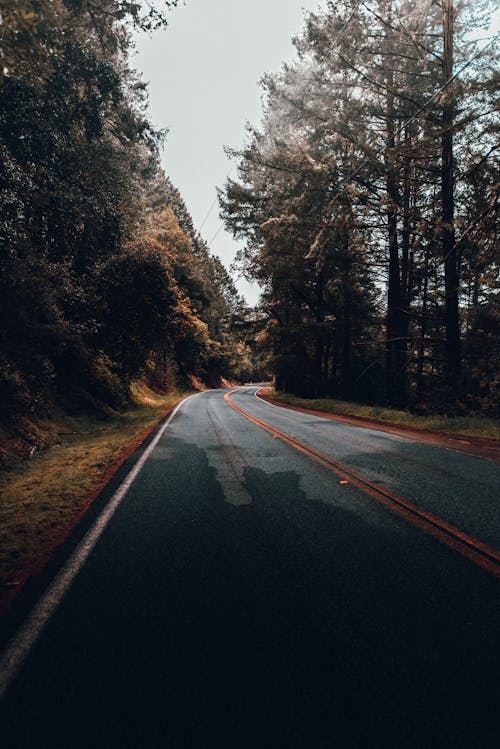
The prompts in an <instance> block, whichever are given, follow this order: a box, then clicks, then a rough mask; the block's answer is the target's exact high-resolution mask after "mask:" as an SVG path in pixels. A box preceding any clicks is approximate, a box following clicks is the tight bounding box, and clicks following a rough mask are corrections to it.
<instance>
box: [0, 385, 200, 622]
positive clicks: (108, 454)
mask: <svg viewBox="0 0 500 749" xmlns="http://www.w3.org/2000/svg"><path fill="white" fill-rule="evenodd" d="M183 395H187V393H186V394H184V393H172V394H169V395H159V394H157V393H155V392H153V391H152V390H150V389H149V388H148V387H147V386H146V385H144V384H142V383H136V384H135V385H134V386H133V387H132V399H133V405H132V406H131V407H130V409H129V410H127V411H126V412H122V413H116V414H114V415H113V416H108V417H106V418H98V417H96V416H88V415H86V416H69V415H68V414H66V413H64V412H62V411H56V412H54V413H53V414H52V415H51V419H50V420H49V421H48V422H47V423H46V424H44V423H42V424H41V425H40V426H41V428H42V429H44V428H45V429H46V431H47V432H48V433H50V438H51V442H52V446H51V447H50V448H48V449H46V450H42V451H40V452H39V453H35V454H34V455H33V457H32V458H31V459H30V460H18V461H14V462H12V463H11V465H10V466H9V469H8V470H7V471H5V472H4V473H1V474H0V497H1V500H0V613H4V612H5V610H6V609H7V608H8V605H9V603H10V601H11V600H12V599H13V598H14V597H15V595H16V594H17V592H18V591H19V590H20V588H21V587H22V586H23V584H24V582H25V581H26V580H27V579H28V578H29V577H31V576H32V575H33V574H36V573H37V572H39V571H40V570H41V569H42V568H43V566H44V565H45V563H46V562H47V560H48V559H49V558H50V555H51V553H52V551H53V550H54V549H55V548H56V547H57V546H58V545H59V544H61V543H62V542H63V541H64V539H65V538H66V537H67V535H68V534H69V532H70V531H71V529H72V528H73V527H74V526H75V524H76V523H77V522H78V521H79V519H80V518H81V517H82V516H83V514H84V513H85V511H86V510H87V509H88V507H89V506H90V504H91V503H92V501H93V499H95V496H96V494H97V493H98V490H99V488H100V487H101V485H102V484H103V482H105V481H106V479H107V478H108V477H109V476H110V475H111V474H112V473H113V467H114V466H115V465H116V463H117V461H119V460H120V458H121V457H122V458H123V457H124V454H125V451H126V448H127V447H129V446H131V444H132V445H133V444H135V443H137V442H140V441H142V440H140V438H141V437H144V436H145V434H146V433H147V431H148V430H150V429H151V428H152V427H154V426H155V425H156V424H157V423H158V422H159V420H160V419H161V418H162V416H163V415H164V414H165V413H166V412H167V411H168V410H169V409H170V408H172V407H173V406H174V405H175V403H177V402H178V401H179V400H180V399H181V398H182V397H183Z"/></svg>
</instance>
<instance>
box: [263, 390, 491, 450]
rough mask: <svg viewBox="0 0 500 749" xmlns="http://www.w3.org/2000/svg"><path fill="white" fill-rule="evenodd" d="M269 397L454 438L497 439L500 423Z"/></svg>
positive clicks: (284, 395)
mask: <svg viewBox="0 0 500 749" xmlns="http://www.w3.org/2000/svg"><path fill="white" fill-rule="evenodd" d="M271 396H272V398H273V399H274V400H276V401H279V402H281V403H288V404H289V405H291V406H301V407H302V408H311V409H313V410H317V411H327V412H328V413H332V414H341V415H343V416H358V417H362V418H365V419H366V418H367V419H377V420H379V421H385V422H387V423H388V424H396V425H398V426H409V427H413V428H417V429H429V430H432V431H436V432H448V433H450V434H456V435H457V436H458V435H463V436H467V437H487V438H489V439H496V440H498V439H500V422H499V421H498V419H488V418H485V417H482V416H443V415H435V416H419V415H417V414H412V413H410V412H409V411H398V410H396V409H393V408H385V407H383V406H364V405H362V404H359V403H350V402H348V401H339V400H334V399H333V398H298V397H297V396H295V395H291V394H289V393H277V392H276V391H274V390H273V391H271Z"/></svg>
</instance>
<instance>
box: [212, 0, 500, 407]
mask: <svg viewBox="0 0 500 749" xmlns="http://www.w3.org/2000/svg"><path fill="white" fill-rule="evenodd" d="M494 7H495V4H493V3H490V2H485V1H484V0H474V2H461V1H460V0H366V1H361V2H360V1H359V0H358V1H357V2H356V0H336V1H335V2H328V3H327V4H326V7H325V8H324V9H323V10H319V11H318V12H316V13H310V14H308V15H307V16H306V20H305V25H304V28H303V30H302V32H301V33H300V34H299V35H298V36H297V38H296V39H295V40H294V43H295V47H296V58H295V59H294V60H293V61H290V62H288V63H286V64H285V65H284V66H283V67H282V69H281V71H280V72H279V73H278V74H274V75H266V76H265V77H264V78H263V80H262V82H261V85H262V88H263V100H264V115H263V119H262V122H261V124H260V126H259V127H253V126H249V127H248V135H247V140H246V143H245V144H244V146H243V147H242V148H241V150H237V151H233V152H232V154H231V155H232V156H233V158H234V159H235V160H236V163H237V167H238V176H237V177H236V178H234V179H228V180H227V182H226V184H225V186H224V188H223V189H222V190H221V191H220V203H221V210H222V216H223V218H224V221H225V224H226V226H227V228H228V229H230V230H231V231H232V232H233V233H234V235H235V236H236V237H239V238H242V239H243V240H244V242H245V245H244V249H243V250H242V251H240V255H239V264H240V267H241V268H242V269H243V271H244V272H245V273H246V274H247V276H248V277H249V278H254V279H257V280H258V281H259V282H260V283H261V284H262V286H263V288H264V307H265V311H266V315H267V320H268V322H267V325H266V328H265V331H263V332H262V333H261V334H260V336H259V339H260V342H261V344H262V345H264V346H265V347H267V350H268V351H269V354H270V368H271V370H272V371H273V373H274V376H275V383H276V388H277V390H283V391H287V392H290V393H294V394H296V395H301V396H304V397H311V396H325V395H326V396H334V397H335V398H339V399H347V400H357V401H362V402H365V403H372V404H373V403H375V404H377V403H379V404H388V405H391V406H394V407H397V408H407V409H411V410H414V411H417V412H420V413H426V412H448V413H458V414H459V413H464V412H466V411H469V412H471V411H472V412H475V413H488V414H491V415H495V414H498V404H499V403H500V375H499V372H500V367H499V364H500V337H499V334H498V331H499V321H500V308H499V297H498V290H499V285H498V264H499V254H498V198H499V161H498V146H499V138H498V134H499V119H498V109H499V98H498V97H499V86H498V83H499V74H498V67H497V62H498V44H495V43H496V42H498V35H497V36H494V31H492V30H491V29H489V25H490V22H491V13H492V11H493V10H494ZM488 29H489V30H488Z"/></svg>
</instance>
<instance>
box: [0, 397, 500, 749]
mask: <svg viewBox="0 0 500 749" xmlns="http://www.w3.org/2000/svg"><path fill="white" fill-rule="evenodd" d="M256 390H257V388H255V387H247V388H240V389H238V390H237V391H235V392H234V393H232V394H231V395H230V397H226V398H224V396H225V395H226V396H228V393H227V391H210V392H206V393H202V394H200V395H197V396H195V397H194V398H191V399H189V400H187V401H186V402H185V403H184V404H183V405H182V407H181V408H180V409H179V411H178V412H177V413H176V414H175V416H174V417H173V419H172V420H171V421H170V423H169V424H168V426H167V428H166V429H165V431H164V432H163V434H162V436H161V438H160V439H159V441H158V443H157V445H156V446H155V447H154V449H152V450H151V454H149V455H145V456H144V457H147V460H145V461H144V464H143V465H142V467H141V470H140V472H138V474H137V475H136V476H135V478H134V481H133V483H131V485H130V486H129V487H128V490H127V492H126V493H125V492H124V491H122V494H123V497H120V499H121V502H120V503H119V504H117V508H116V510H115V512H114V515H113V516H112V517H111V519H110V521H109V524H108V525H107V526H106V527H105V529H104V530H103V532H102V535H101V536H100V538H99V539H98V540H97V542H96V543H95V546H94V547H93V549H92V551H91V553H90V555H89V557H88V559H87V561H86V562H85V564H84V565H83V567H82V568H81V569H80V571H79V572H78V574H77V575H76V577H75V579H74V580H73V582H72V584H71V585H70V586H69V588H68V590H67V592H66V594H65V595H64V597H63V598H62V601H61V603H60V604H59V605H58V606H57V607H54V610H53V611H52V612H51V615H50V617H49V620H48V622H47V623H46V625H45V626H44V627H43V629H42V631H41V635H40V637H39V638H38V639H36V641H35V642H34V644H33V647H32V648H31V650H30V652H29V655H28V656H27V659H26V661H25V662H24V665H22V667H18V670H19V673H18V674H17V676H15V678H14V676H13V678H12V680H11V683H10V684H9V685H8V689H7V691H6V696H5V697H4V699H3V702H2V715H1V718H2V723H1V726H2V727H1V734H0V743H1V745H2V747H5V748H6V749H21V748H22V749H24V748H25V747H26V748H27V747H30V748H31V747H37V749H45V748H46V749H49V748H50V749H79V748H80V747H86V748H87V747H93V748H94V749H95V748H98V749H101V748H102V749H111V748H113V747H120V749H122V748H123V749H125V748H126V747H127V748H128V747H130V748H131V749H132V748H134V749H149V748H151V749H153V748H154V749H156V748H158V749H160V748H163V747H165V749H226V747H227V748H228V749H229V748H230V749H250V748H252V749H268V748H269V749H278V748H279V749H281V748H282V747H283V748H288V747H292V748H295V747H296V748H297V749H299V747H300V749H323V748H325V749H326V748H328V749H330V747H339V749H350V748H351V747H353V748H355V747H370V749H373V748H375V747H381V748H382V749H391V748H392V747H394V749H396V748H397V749H401V748H403V747H404V748H405V749H406V747H410V748H414V749H425V748H426V747H440V748H442V747H454V748H455V747H462V746H463V747H468V748H472V747H478V748H479V747H481V749H483V747H489V746H494V745H497V742H498V735H499V734H498V732H499V729H500V719H499V713H500V710H499V699H498V698H499V686H498V685H499V675H500V671H499V668H498V666H499V632H500V596H499V591H500V585H499V579H498V577H496V576H495V569H497V571H498V567H497V568H495V564H496V562H495V558H496V556H495V555H496V554H497V552H498V550H499V547H500V543H499V540H500V513H499V512H498V502H499V497H500V476H499V471H498V464H496V463H494V462H493V461H489V460H483V459H480V458H477V457H472V456H468V455H464V454H461V453H458V452H453V451H451V450H445V449H441V448H438V447H435V446H431V445H425V444H420V443H418V442H415V441H411V440H409V439H405V438H403V437H400V436H396V435H391V434H388V433H383V432H379V431H376V430H371V429H365V428H362V427H355V426H350V425H346V424H342V423H336V422H334V421H331V420H325V419H321V418H318V417H316V416H311V415H307V414H303V413H298V412H293V411H290V410H284V409H279V408H277V407H276V406H273V405H271V404H269V403H266V402H263V401H261V400H260V399H258V398H256V397H255V392H256ZM235 407H236V408H235ZM237 409H239V410H237ZM242 412H243V413H242ZM288 438H289V439H288ZM287 439H288V441H287ZM318 456H319V457H318ZM137 457H138V456H135V458H134V460H137ZM328 461H331V463H329V462H328ZM339 464H341V466H340V468H339ZM131 465H132V464H131ZM131 465H129V466H128V468H127V470H129V469H130V468H131ZM339 471H340V472H339ZM342 471H344V472H342ZM346 472H347V473H346ZM123 478H124V476H123V475H121V476H120V477H119V479H118V478H117V481H118V480H120V481H121V480H123ZM363 479H366V482H367V483H366V484H363V483H362V481H363ZM116 489H117V486H113V487H110V489H109V494H111V493H112V492H113V491H115V490H116ZM384 497H385V498H386V500H387V497H389V499H388V500H387V502H388V504H385V503H384V501H385V500H384ZM394 498H396V499H394ZM399 499H401V500H402V501H403V502H409V503H410V504H411V506H412V507H413V506H414V507H416V509H417V515H412V514H411V512H410V513H409V511H408V510H406V509H405V508H404V506H403V508H401V506H399V507H398V505H397V503H396V504H394V505H391V504H390V503H391V502H394V501H398V500H399ZM418 512H422V513H423V515H422V516H421V515H418ZM405 513H406V514H405ZM422 518H423V519H422ZM428 518H431V519H432V522H431V521H429V520H428ZM434 521H436V522H435V523H434ZM433 523H434V525H433ZM433 528H434V530H433ZM443 529H444V530H443ZM447 529H451V531H449V530H447ZM454 534H455V535H454ZM456 534H458V536H457V535H456ZM464 539H465V541H464ZM469 542H470V543H471V544H472V545H470V543H469ZM35 619H36V617H35ZM3 662H4V664H5V663H6V662H7V661H6V660H5V658H4V661H3ZM15 671H16V669H15V668H14V671H13V674H14V673H15Z"/></svg>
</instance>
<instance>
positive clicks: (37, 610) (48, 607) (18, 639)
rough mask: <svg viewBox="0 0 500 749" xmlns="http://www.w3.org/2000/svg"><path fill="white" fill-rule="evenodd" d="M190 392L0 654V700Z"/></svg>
mask: <svg viewBox="0 0 500 749" xmlns="http://www.w3.org/2000/svg"><path fill="white" fill-rule="evenodd" d="M196 395H198V393H195V395H190V396H189V397H188V398H186V399H185V400H183V401H181V402H180V403H178V404H177V406H176V407H175V408H174V410H173V411H172V413H171V414H170V416H169V417H168V419H167V421H166V422H165V424H164V425H163V426H162V428H161V429H160V431H159V432H158V434H157V435H156V437H155V438H154V439H153V441H152V442H151V444H150V445H148V447H147V448H146V450H145V451H144V453H143V454H142V455H141V457H140V458H139V460H138V461H137V463H136V464H135V466H134V467H133V468H132V470H131V471H130V472H129V473H128V474H127V476H126V477H125V479H124V480H123V482H122V483H121V484H120V486H119V488H118V489H117V490H116V492H115V493H114V494H113V496H112V497H111V499H110V500H109V502H108V504H107V505H106V507H105V508H104V510H103V511H102V512H101V514H100V515H99V517H98V518H97V520H96V521H95V523H94V525H93V526H92V528H90V530H89V531H87V533H86V535H85V536H84V538H83V539H82V541H81V542H80V543H79V545H78V546H77V547H76V549H75V551H74V552H73V554H72V555H71V556H70V558H69V559H68V561H67V562H66V564H65V565H64V567H63V568H62V569H61V570H60V572H59V573H58V574H57V576H56V577H55V578H54V580H53V581H52V583H51V584H50V585H49V587H48V588H47V590H46V591H45V593H44V594H43V595H42V597H41V598H40V600H39V601H38V603H37V604H36V606H35V607H34V609H33V610H32V611H31V613H30V614H29V615H28V617H27V619H26V621H25V622H24V624H22V625H21V627H20V628H19V629H18V631H17V632H16V634H15V635H14V637H13V638H12V640H11V641H10V643H9V644H8V645H7V647H6V648H5V650H4V652H3V653H2V655H1V656H0V699H2V698H3V697H5V694H6V693H7V690H8V688H9V686H10V685H11V683H12V681H13V680H14V679H15V677H16V676H17V674H18V673H19V671H20V670H21V667H22V665H23V664H24V662H25V660H26V658H27V657H28V655H29V652H30V650H31V648H32V647H33V645H34V644H35V643H36V642H37V640H38V638H39V637H40V635H41V634H42V632H43V630H44V629H45V627H46V625H47V624H48V622H49V621H50V619H51V617H52V616H53V614H54V612H55V611H56V609H57V607H58V606H59V604H60V603H61V601H62V599H63V597H64V595H65V593H66V592H67V591H68V590H69V588H70V587H71V584H72V582H73V580H74V579H75V577H76V575H77V574H78V572H79V571H80V570H81V568H82V567H83V565H84V564H85V562H86V560H87V559H88V557H89V555H90V553H91V552H92V549H93V548H94V547H95V545H96V543H97V542H98V540H99V538H100V537H101V535H102V533H103V531H104V529H105V528H106V526H107V525H108V523H109V521H110V520H111V518H112V517H113V515H114V513H115V511H116V509H117V508H118V506H119V505H120V503H121V501H122V500H123V498H124V497H125V495H126V493H127V492H128V490H129V489H130V487H131V486H132V484H133V482H134V481H135V479H136V478H137V476H138V474H139V473H140V471H141V469H142V468H143V466H144V464H145V462H146V461H147V459H148V458H149V456H150V455H151V453H152V452H153V450H154V449H155V447H156V446H157V444H158V442H159V441H160V439H161V438H162V436H163V434H164V432H165V430H166V429H167V427H168V425H169V424H170V422H171V421H172V419H173V418H174V416H175V415H176V413H177V411H178V410H179V409H180V408H181V406H183V405H184V403H186V401H188V400H190V399H191V398H194V397H196Z"/></svg>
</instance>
